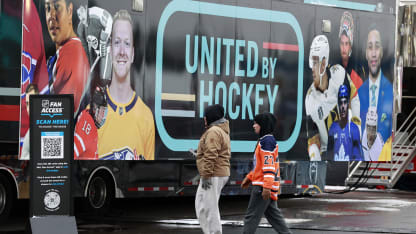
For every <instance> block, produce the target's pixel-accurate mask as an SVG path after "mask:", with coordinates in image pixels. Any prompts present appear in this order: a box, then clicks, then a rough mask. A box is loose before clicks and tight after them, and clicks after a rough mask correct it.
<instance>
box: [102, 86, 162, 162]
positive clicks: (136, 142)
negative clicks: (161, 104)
mask: <svg viewBox="0 0 416 234" xmlns="http://www.w3.org/2000/svg"><path fill="white" fill-rule="evenodd" d="M106 95H107V102H108V104H107V106H108V113H107V118H106V120H105V123H104V125H103V126H102V127H101V128H100V129H98V142H99V144H98V154H99V157H100V159H103V160H137V159H146V160H154V158H155V125H154V120H153V114H152V111H151V110H150V108H149V107H148V106H147V105H146V104H144V103H143V101H142V100H141V98H140V97H138V96H137V95H136V92H133V96H132V98H131V99H130V101H129V102H128V103H117V102H115V101H114V100H113V99H112V97H111V96H110V93H109V91H108V88H107V90H106Z"/></svg>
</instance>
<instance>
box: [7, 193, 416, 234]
mask: <svg viewBox="0 0 416 234" xmlns="http://www.w3.org/2000/svg"><path fill="white" fill-rule="evenodd" d="M343 189H344V188H343V187H326V189H325V191H326V193H323V194H317V195H313V196H290V197H281V198H280V199H279V201H278V206H279V207H280V208H281V210H282V212H283V214H284V216H285V219H286V222H287V223H288V225H289V226H290V228H291V230H292V232H293V233H294V234H306V233H312V234H317V233H325V234H335V233H349V234H351V233H354V234H363V233H416V220H415V217H416V192H406V191H401V190H377V189H373V190H371V189H359V190H357V191H352V192H348V193H344V194H337V192H340V191H342V190H343ZM248 200H249V197H248V196H226V197H221V199H220V212H221V218H222V223H223V233H225V234H227V233H230V234H231V233H242V229H243V219H244V215H245V211H246V208H247V205H248ZM27 203H28V202H26V205H25V204H20V207H19V209H21V210H24V211H25V212H27V213H28V207H26V206H27ZM76 204H79V203H78V202H77V203H76ZM76 210H79V205H76ZM27 213H26V214H27ZM27 220H28V217H27V215H26V217H23V216H21V215H20V216H19V215H17V216H16V214H15V215H14V217H12V219H11V221H10V222H9V223H8V224H7V225H4V224H3V225H1V226H0V233H24V232H23V230H24V228H22V227H24V225H25V223H26V222H27ZM76 220H77V225H78V232H79V233H86V234H89V233H112V234H113V233H117V234H118V233H120V234H121V233H123V234H127V233H146V234H147V233H150V234H171V233H189V234H191V233H192V234H193V233H202V231H201V229H200V228H199V223H198V220H197V219H196V217H195V211H194V198H193V197H175V198H172V197H169V198H145V199H117V200H115V202H114V204H113V208H112V209H111V210H110V211H109V212H108V213H107V214H105V215H94V214H92V213H89V212H79V211H77V212H76ZM256 233H264V234H268V233H276V232H275V231H274V230H273V229H272V228H271V226H270V225H269V224H268V222H267V220H266V219H262V221H261V223H260V225H259V228H258V230H257V232H256Z"/></svg>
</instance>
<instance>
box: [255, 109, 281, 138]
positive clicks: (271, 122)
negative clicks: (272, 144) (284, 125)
mask: <svg viewBox="0 0 416 234" xmlns="http://www.w3.org/2000/svg"><path fill="white" fill-rule="evenodd" d="M254 121H256V123H257V124H258V125H260V134H259V135H260V137H262V136H264V135H267V134H273V131H274V127H275V126H276V117H274V115H273V114H271V113H262V114H258V115H256V116H255V117H254Z"/></svg>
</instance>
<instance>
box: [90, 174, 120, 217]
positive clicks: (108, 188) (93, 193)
mask: <svg viewBox="0 0 416 234" xmlns="http://www.w3.org/2000/svg"><path fill="white" fill-rule="evenodd" d="M111 181H112V179H111V178H110V177H109V176H107V175H105V174H102V173H100V174H97V175H95V176H94V177H93V178H92V179H91V181H90V184H89V185H88V190H87V202H88V204H89V206H90V208H91V209H92V210H93V211H94V212H95V213H99V214H104V213H106V212H107V211H108V210H109V208H110V206H111V202H112V200H113V199H114V185H113V183H112V182H111Z"/></svg>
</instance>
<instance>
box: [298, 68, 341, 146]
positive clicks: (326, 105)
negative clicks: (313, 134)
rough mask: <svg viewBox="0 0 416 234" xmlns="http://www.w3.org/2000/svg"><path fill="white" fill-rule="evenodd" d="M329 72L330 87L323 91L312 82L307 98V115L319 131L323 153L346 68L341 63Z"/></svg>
mask: <svg viewBox="0 0 416 234" xmlns="http://www.w3.org/2000/svg"><path fill="white" fill-rule="evenodd" d="M329 72H330V74H329V81H328V88H327V89H326V90H325V91H324V92H321V91H319V90H317V89H316V88H315V86H314V84H312V85H311V87H310V88H309V90H308V92H307V94H306V98H305V108H306V115H308V116H309V117H310V118H312V120H313V122H314V123H315V125H316V127H317V129H318V132H319V140H320V152H321V153H322V152H324V151H326V148H327V145H328V129H329V128H330V127H331V124H332V122H333V121H335V118H334V117H333V116H331V115H330V113H331V111H333V110H334V109H336V106H337V103H338V90H339V87H340V86H341V85H342V84H343V83H344V78H345V70H344V68H343V67H342V66H341V65H338V64H337V65H334V66H331V68H330V69H329Z"/></svg>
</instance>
